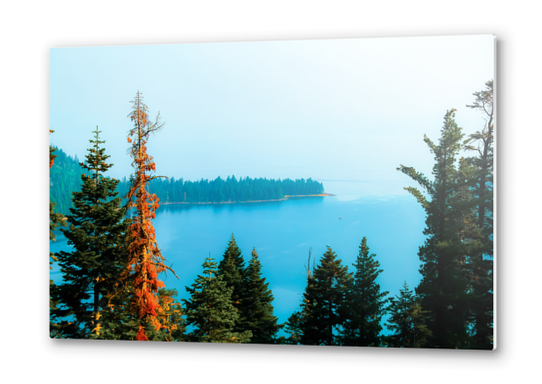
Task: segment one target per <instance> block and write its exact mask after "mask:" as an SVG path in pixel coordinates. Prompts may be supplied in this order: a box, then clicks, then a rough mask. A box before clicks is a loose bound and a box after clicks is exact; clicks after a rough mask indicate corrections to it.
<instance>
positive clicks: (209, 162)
mask: <svg viewBox="0 0 542 384" xmlns="http://www.w3.org/2000/svg"><path fill="white" fill-rule="evenodd" d="M494 56H495V52H494V37H493V36H492V35H470V36H469V35H463V36H438V37H399V38H377V39H328V40H292V41H264V42H230V43H198V44H169V45H133V46H105V47H103V46H102V47H77V48H53V49H51V50H50V99H49V102H50V115H49V117H50V128H51V129H53V130H54V131H55V132H54V133H53V134H51V144H53V145H56V146H58V147H60V148H62V149H63V150H64V151H65V152H66V153H67V154H69V155H71V156H74V155H77V157H78V158H79V159H80V160H82V159H83V158H84V156H85V154H86V152H87V149H88V148H89V147H90V143H89V141H88V140H90V139H91V138H92V136H93V134H92V131H93V130H94V129H95V127H96V126H98V127H99V129H100V130H101V131H102V133H101V138H102V139H103V140H106V143H105V144H104V146H105V148H106V153H107V154H109V155H111V158H110V160H111V162H112V163H113V164H114V167H113V168H111V170H110V171H109V172H110V175H111V176H113V177H116V178H122V177H123V176H128V175H129V174H130V173H131V172H132V168H131V159H130V157H129V156H128V154H127V150H128V143H127V141H126V136H127V133H128V131H129V129H130V128H131V126H132V124H131V122H130V119H129V117H128V114H129V113H130V111H131V104H130V101H131V100H133V99H134V96H135V95H136V92H137V91H140V92H141V93H142V94H143V97H144V101H145V103H146V104H147V106H148V108H149V112H150V115H151V116H155V115H156V114H157V113H158V112H160V116H161V119H162V121H163V122H165V125H164V127H163V128H162V130H161V131H159V132H158V133H157V134H156V135H155V136H153V137H151V139H150V141H149V145H148V152H149V154H150V155H151V156H154V159H155V162H156V169H157V174H158V175H164V176H168V177H175V178H181V177H183V178H184V179H185V180H199V179H201V178H204V179H214V178H216V177H217V176H220V177H222V178H226V177H227V176H230V175H235V176H236V177H237V178H239V177H246V176H249V177H267V178H275V179H278V178H281V179H285V178H292V179H296V178H309V177H311V178H313V179H317V180H319V181H322V182H323V183H324V187H325V182H326V180H348V181H352V182H353V184H352V185H353V186H354V187H353V188H358V189H359V190H360V191H358V192H361V194H365V195H372V196H383V195H402V194H406V193H407V192H406V191H404V189H403V187H405V186H408V185H414V184H412V182H411V181H410V180H409V179H408V177H407V176H405V175H403V174H401V173H400V172H398V171H397V170H396V168H397V167H398V166H399V165H400V164H403V165H407V166H413V167H415V168H416V169H417V170H419V171H422V172H424V173H425V174H430V173H431V168H432V164H433V156H432V154H431V153H430V152H429V149H428V148H427V145H426V144H425V143H424V142H423V137H424V134H427V136H428V137H429V138H431V139H432V140H433V141H437V140H438V137H439V135H440V130H441V128H442V123H443V117H444V115H445V113H446V111H447V110H449V109H452V108H454V109H456V110H457V113H456V121H457V122H458V124H459V126H461V127H462V128H463V130H464V133H465V134H470V133H473V132H475V131H477V130H480V129H481V128H482V127H483V125H484V118H483V115H482V114H481V113H480V112H478V111H474V110H471V109H469V108H467V107H466V105H467V104H470V103H472V101H473V100H474V96H473V95H472V94H473V92H476V91H480V90H483V89H484V88H485V83H486V81H488V80H491V79H493V78H494ZM326 192H331V193H333V192H334V191H329V190H326Z"/></svg>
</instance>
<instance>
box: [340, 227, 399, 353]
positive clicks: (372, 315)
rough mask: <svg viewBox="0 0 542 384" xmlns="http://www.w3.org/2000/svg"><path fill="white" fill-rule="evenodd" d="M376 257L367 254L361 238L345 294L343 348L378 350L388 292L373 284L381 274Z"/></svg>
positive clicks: (366, 247)
mask: <svg viewBox="0 0 542 384" xmlns="http://www.w3.org/2000/svg"><path fill="white" fill-rule="evenodd" d="M375 257H376V255H375V254H374V253H373V254H369V247H368V246H367V238H366V237H364V238H363V239H362V241H361V245H360V247H359V254H358V257H357V259H356V262H355V263H354V268H355V272H354V279H353V280H352V281H350V285H349V289H348V292H347V294H346V305H347V309H346V313H347V318H348V320H347V321H346V322H345V324H344V330H343V343H344V345H355V346H380V345H382V338H381V336H380V332H381V331H382V325H381V323H382V316H383V315H384V314H385V305H386V303H387V301H388V300H387V299H385V297H386V296H387V295H388V293H389V292H387V291H386V292H382V291H381V290H380V285H379V284H377V283H376V280H377V278H378V276H379V275H380V273H382V270H381V269H379V267H380V263H379V262H378V261H376V260H375Z"/></svg>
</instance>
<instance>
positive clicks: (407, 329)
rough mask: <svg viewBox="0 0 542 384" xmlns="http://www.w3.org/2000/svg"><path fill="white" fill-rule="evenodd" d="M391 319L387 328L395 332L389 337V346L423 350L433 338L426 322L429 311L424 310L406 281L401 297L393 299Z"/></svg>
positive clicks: (390, 310)
mask: <svg viewBox="0 0 542 384" xmlns="http://www.w3.org/2000/svg"><path fill="white" fill-rule="evenodd" d="M390 301H391V304H390V306H389V313H390V318H389V319H388V325H386V327H387V328H388V329H389V330H390V331H393V332H394V333H393V334H392V335H391V336H388V337H387V339H388V346H392V347H412V348H423V347H425V346H426V344H427V340H428V339H429V338H430V337H431V331H430V330H429V328H428V327H427V324H426V321H427V319H428V317H429V313H428V311H425V310H423V308H422V306H421V303H420V300H419V298H417V297H416V296H414V294H413V292H412V291H411V290H410V289H409V288H408V285H407V283H406V281H405V283H404V285H403V288H402V289H401V291H400V294H399V296H396V297H395V298H392V299H391V300H390Z"/></svg>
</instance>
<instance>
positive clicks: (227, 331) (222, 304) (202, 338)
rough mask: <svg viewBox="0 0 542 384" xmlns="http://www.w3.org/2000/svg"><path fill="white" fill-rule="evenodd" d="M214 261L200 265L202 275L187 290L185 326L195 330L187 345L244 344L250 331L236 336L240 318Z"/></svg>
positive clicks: (208, 259)
mask: <svg viewBox="0 0 542 384" xmlns="http://www.w3.org/2000/svg"><path fill="white" fill-rule="evenodd" d="M217 272H218V271H217V267H216V262H215V261H214V259H212V258H210V257H208V258H207V259H205V262H204V263H203V275H200V276H198V277H197V278H196V280H195V282H194V283H193V284H192V288H189V287H186V290H187V291H188V293H190V299H189V300H185V299H183V301H184V303H185V306H186V318H187V322H186V323H187V325H188V326H193V327H194V330H193V331H192V332H190V333H189V334H188V335H187V340H188V341H199V342H209V343H247V342H249V341H250V337H251V336H252V332H251V331H244V332H235V331H234V327H235V325H236V324H237V322H238V319H239V314H238V312H237V310H236V309H235V307H234V306H233V301H232V299H231V295H232V291H233V289H232V288H230V287H227V285H226V282H225V281H224V279H223V277H222V276H220V275H217Z"/></svg>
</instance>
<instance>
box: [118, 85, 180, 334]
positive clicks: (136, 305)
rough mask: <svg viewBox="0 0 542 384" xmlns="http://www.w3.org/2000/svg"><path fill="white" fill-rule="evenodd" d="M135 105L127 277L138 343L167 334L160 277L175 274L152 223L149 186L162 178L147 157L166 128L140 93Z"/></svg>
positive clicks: (153, 205) (154, 200) (130, 138)
mask: <svg viewBox="0 0 542 384" xmlns="http://www.w3.org/2000/svg"><path fill="white" fill-rule="evenodd" d="M131 103H132V104H133V107H132V112H131V113H130V114H129V117H130V119H131V120H132V122H133V123H134V127H133V128H132V129H131V130H130V132H129V133H128V142H129V143H131V149H130V155H131V157H132V158H133V162H132V166H133V167H134V169H135V171H134V174H133V175H132V179H131V184H132V185H131V188H130V191H129V192H128V196H127V198H128V207H129V209H130V211H131V214H132V218H131V224H130V228H129V230H128V267H127V269H126V271H125V272H126V273H125V274H124V276H123V277H124V279H125V280H126V281H127V282H128V283H129V285H130V286H131V290H132V292H133V294H132V297H131V302H130V309H131V312H132V313H134V314H135V315H136V318H137V319H139V320H138V322H139V325H138V329H137V336H136V340H160V339H162V337H160V334H161V333H163V332H164V331H166V332H167V330H165V329H163V328H164V324H163V323H162V322H160V321H159V314H160V313H162V312H163V308H161V306H160V301H159V297H158V290H159V289H160V288H162V287H164V283H163V282H162V281H160V280H159V279H158V275H159V274H160V273H161V272H166V270H170V271H171V272H172V273H173V274H175V272H174V271H173V270H172V269H171V268H169V267H167V266H166V265H165V264H164V257H163V256H162V254H161V253H160V250H159V248H158V245H157V243H156V236H155V233H154V227H153V225H152V220H153V219H154V218H155V216H156V213H155V211H156V209H157V208H158V198H157V197H156V195H155V194H151V193H149V192H148V190H147V189H148V184H149V182H150V181H151V180H152V179H154V178H156V177H160V176H153V172H154V171H155V164H154V161H153V158H152V156H149V155H148V154H147V147H146V144H147V141H148V139H149V136H150V135H151V134H152V133H155V132H156V131H158V130H159V129H160V128H162V126H163V124H161V123H160V114H158V116H157V117H156V121H155V122H151V121H150V120H149V117H148V113H147V110H148V109H147V106H146V105H145V104H144V103H143V96H142V95H141V93H139V92H137V94H136V97H135V98H134V100H133V101H132V102H131ZM175 276H176V275H175Z"/></svg>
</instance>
